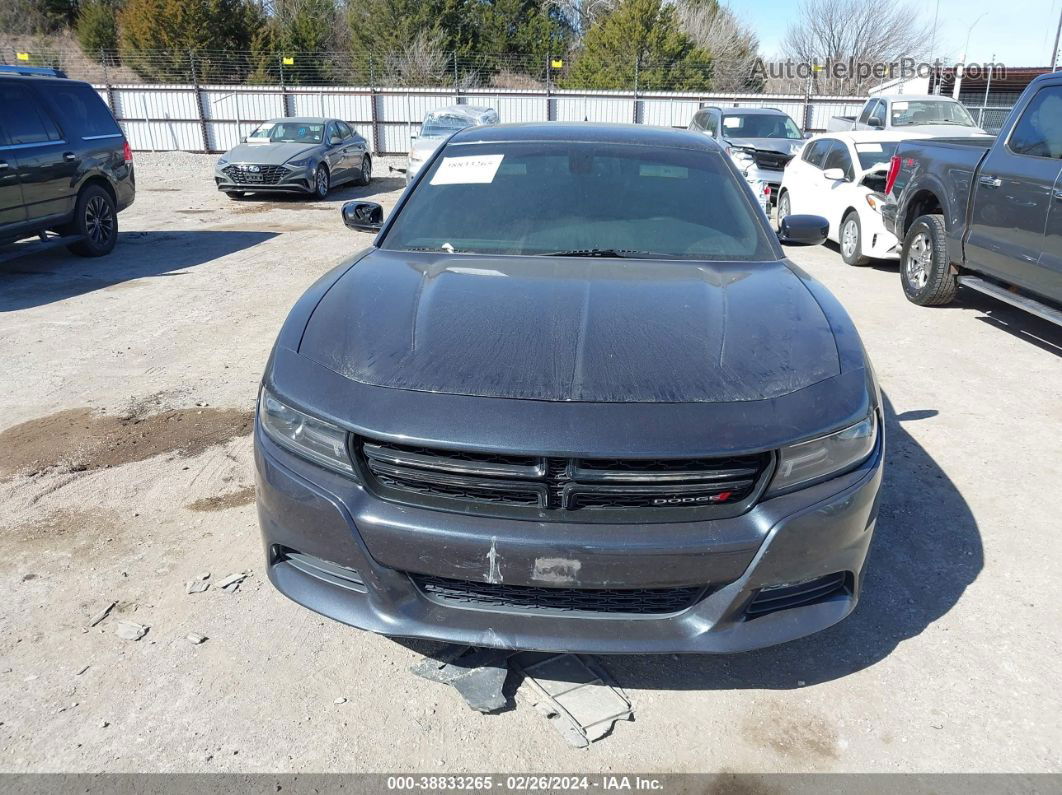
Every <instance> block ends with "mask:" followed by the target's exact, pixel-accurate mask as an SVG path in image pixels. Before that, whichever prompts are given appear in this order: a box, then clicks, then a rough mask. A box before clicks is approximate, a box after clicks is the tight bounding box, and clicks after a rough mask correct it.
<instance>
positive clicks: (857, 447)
mask: <svg viewBox="0 0 1062 795" xmlns="http://www.w3.org/2000/svg"><path fill="white" fill-rule="evenodd" d="M877 439H878V420H877V415H876V414H873V413H872V414H871V415H870V416H869V417H867V418H866V419H865V420H863V421H862V422H857V423H856V424H855V425H851V426H849V427H847V428H845V429H844V430H842V431H837V432H836V433H831V434H830V435H829V436H820V437H819V438H818V439H812V440H811V441H810V442H801V443H800V444H791V445H789V446H788V447H783V448H782V450H781V455H779V456H778V470H777V471H776V472H775V473H774V480H773V481H771V488H770V491H771V493H777V492H781V491H788V490H789V489H792V488H794V487H796V486H802V485H806V484H808V483H811V482H812V481H814V480H823V479H825V478H827V477H829V476H831V475H837V474H840V473H841V472H843V471H844V470H846V469H850V468H852V467H854V466H855V465H856V464H859V463H861V462H862V461H863V460H864V459H866V457H867V456H869V455H870V454H871V453H872V452H873V451H874V445H875V444H876V443H877Z"/></svg>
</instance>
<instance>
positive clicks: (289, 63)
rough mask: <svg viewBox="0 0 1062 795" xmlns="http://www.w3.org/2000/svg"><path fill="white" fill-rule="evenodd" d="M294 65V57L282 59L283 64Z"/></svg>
mask: <svg viewBox="0 0 1062 795" xmlns="http://www.w3.org/2000/svg"><path fill="white" fill-rule="evenodd" d="M294 65H295V59H294V58H285V59H284V66H294Z"/></svg>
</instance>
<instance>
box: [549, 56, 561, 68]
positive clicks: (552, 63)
mask: <svg viewBox="0 0 1062 795" xmlns="http://www.w3.org/2000/svg"><path fill="white" fill-rule="evenodd" d="M549 65H550V66H552V67H553V68H554V69H563V68H564V61H563V60H562V59H560V58H554V59H553V60H552V61H550V62H549Z"/></svg>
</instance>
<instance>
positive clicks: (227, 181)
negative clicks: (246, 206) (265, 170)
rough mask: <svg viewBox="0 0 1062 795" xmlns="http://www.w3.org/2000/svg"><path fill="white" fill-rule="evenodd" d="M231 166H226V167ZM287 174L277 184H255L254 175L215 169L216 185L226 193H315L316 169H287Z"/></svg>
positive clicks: (309, 167)
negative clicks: (229, 172) (234, 173)
mask: <svg viewBox="0 0 1062 795" xmlns="http://www.w3.org/2000/svg"><path fill="white" fill-rule="evenodd" d="M228 165H231V164H226V167H228ZM285 169H286V171H287V173H285V174H284V175H282V176H281V177H280V179H279V181H277V182H254V181H252V175H250V174H247V175H243V174H240V175H238V176H236V175H233V174H227V173H225V171H223V170H222V169H221V168H215V169H214V183H215V184H216V185H217V188H218V190H220V191H223V192H225V193H232V192H247V193H313V191H314V168H313V166H307V167H304V168H291V167H287V166H286V167H285Z"/></svg>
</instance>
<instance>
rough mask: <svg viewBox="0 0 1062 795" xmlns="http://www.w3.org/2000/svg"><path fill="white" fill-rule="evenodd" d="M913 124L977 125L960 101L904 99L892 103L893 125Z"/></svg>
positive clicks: (907, 125) (908, 125)
mask: <svg viewBox="0 0 1062 795" xmlns="http://www.w3.org/2000/svg"><path fill="white" fill-rule="evenodd" d="M913 124H957V125H959V126H960V127H976V126H977V125H976V124H974V120H973V118H972V117H971V116H970V114H969V113H967V112H966V108H964V107H963V106H962V105H960V104H959V103H958V102H947V101H941V100H917V99H912V100H904V101H902V102H893V103H892V126H893V127H910V126H911V125H913Z"/></svg>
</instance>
